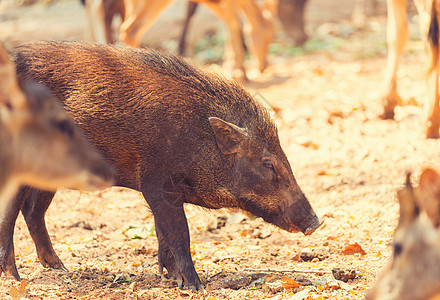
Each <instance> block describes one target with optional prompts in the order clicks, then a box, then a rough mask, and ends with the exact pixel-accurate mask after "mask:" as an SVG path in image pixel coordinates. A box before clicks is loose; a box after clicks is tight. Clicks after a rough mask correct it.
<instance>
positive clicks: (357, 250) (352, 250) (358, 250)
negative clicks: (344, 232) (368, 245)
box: [342, 243, 367, 255]
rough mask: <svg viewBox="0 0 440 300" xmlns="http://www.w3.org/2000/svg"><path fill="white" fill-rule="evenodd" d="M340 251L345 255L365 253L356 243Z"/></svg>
mask: <svg viewBox="0 0 440 300" xmlns="http://www.w3.org/2000/svg"><path fill="white" fill-rule="evenodd" d="M342 253H343V254H345V255H353V254H355V253H360V254H362V255H365V254H367V253H365V251H364V249H362V247H361V246H360V245H359V244H358V243H354V244H350V245H348V246H347V248H345V249H344V250H342Z"/></svg>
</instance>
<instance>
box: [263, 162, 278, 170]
mask: <svg viewBox="0 0 440 300" xmlns="http://www.w3.org/2000/svg"><path fill="white" fill-rule="evenodd" d="M263 166H265V167H266V168H269V169H273V170H274V169H275V168H274V166H273V163H272V162H271V161H270V160H265V161H263Z"/></svg>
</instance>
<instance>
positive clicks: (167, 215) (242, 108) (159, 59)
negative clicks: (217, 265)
mask: <svg viewBox="0 0 440 300" xmlns="http://www.w3.org/2000/svg"><path fill="white" fill-rule="evenodd" d="M14 58H15V63H16V65H17V71H18V75H19V77H20V78H21V79H25V78H29V77H32V78H35V79H36V80H38V81H39V82H42V83H44V84H46V85H48V86H49V87H50V88H51V89H52V90H53V92H54V93H55V94H56V96H57V97H59V98H60V99H61V100H62V101H63V103H64V105H65V108H66V110H67V111H68V113H69V114H70V116H71V117H72V118H73V119H75V120H76V122H77V123H78V125H79V126H80V127H81V128H82V129H83V131H84V132H85V134H86V136H87V137H88V139H89V140H90V142H91V143H92V144H94V145H95V146H96V147H97V148H98V149H99V150H100V151H101V153H102V155H103V156H104V157H105V158H106V159H108V160H109V161H111V162H112V163H113V165H114V166H115V167H116V170H117V173H116V176H115V178H116V185H119V186H124V187H127V188H131V189H135V190H138V191H141V192H142V193H143V196H144V197H145V200H146V201H147V202H148V204H149V206H150V208H151V210H152V212H153V215H154V219H155V225H156V234H157V238H158V241H159V253H158V258H159V270H160V272H162V270H163V267H165V268H166V269H167V271H168V274H169V275H170V276H172V277H175V278H176V279H177V282H178V285H179V287H182V286H185V287H188V288H192V289H199V288H201V287H202V284H201V282H200V279H199V277H198V275H197V273H196V271H195V268H194V265H193V262H192V259H191V253H190V237H189V232H188V224H187V221H186V217H185V213H184V210H183V203H192V204H195V205H199V206H202V207H206V208H213V209H217V208H225V207H229V208H239V209H243V210H246V211H249V212H251V213H253V214H255V215H257V216H260V217H262V218H263V219H264V220H266V221H268V222H270V223H273V224H275V225H277V226H279V227H281V228H283V229H285V230H288V231H290V232H297V231H302V232H303V233H304V234H310V233H312V232H313V231H314V230H315V229H316V228H318V227H319V226H320V225H321V223H322V222H321V221H320V220H319V219H318V218H317V216H316V215H315V212H314V211H313V209H312V207H311V206H310V204H309V202H308V200H307V198H306V197H305V196H304V194H303V193H302V191H301V189H300V187H299V186H298V184H297V183H296V181H295V178H294V176H293V173H292V170H291V168H290V165H289V162H288V160H287V158H286V156H285V154H284V152H283V150H282V149H281V146H280V142H279V139H278V133H277V129H276V127H275V125H274V123H273V122H272V121H271V119H270V117H269V114H268V113H267V111H266V110H265V109H264V108H263V107H261V106H260V105H259V104H258V103H257V102H256V101H255V100H254V99H253V98H252V97H251V96H250V95H249V94H248V93H247V92H246V91H245V90H244V89H243V88H242V87H241V86H239V85H238V84H236V83H234V82H230V81H227V80H225V79H223V78H222V77H220V76H218V75H214V74H209V73H206V72H204V71H202V70H200V69H198V68H195V67H193V66H191V65H190V64H188V63H187V62H185V61H184V60H182V59H180V58H177V57H175V56H173V55H171V54H167V53H160V52H157V51H154V50H146V49H136V48H128V47H116V46H104V45H90V44H80V43H73V42H70V43H69V42H59V43H55V42H36V43H30V44H26V45H23V46H21V47H18V48H17V49H16V52H15V55H14ZM21 196H22V197H21V201H23V202H24V203H25V204H24V207H25V209H26V211H25V212H24V213H23V214H24V216H25V218H26V220H27V224H28V226H29V227H35V226H43V228H44V213H45V210H46V208H47V207H48V205H49V204H50V202H51V199H52V196H53V194H50V193H42V192H38V191H29V190H26V191H23V192H22V193H21ZM29 216H33V217H29ZM35 216H37V217H35ZM34 220H40V221H41V222H42V224H35V223H34ZM32 237H33V239H34V241H35V242H36V245H37V251H38V254H39V257H40V259H43V260H44V261H46V262H48V265H49V266H52V267H53V266H55V267H59V266H62V263H61V261H60V260H59V259H58V257H57V256H56V254H55V252H54V251H53V249H52V246H51V244H50V240H49V237H48V235H47V232H46V231H45V230H44V233H43V234H41V233H36V234H33V235H32ZM1 247H2V248H0V251H2V250H4V249H5V245H1ZM50 262H54V264H51V263H50Z"/></svg>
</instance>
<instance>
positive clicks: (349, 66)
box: [0, 0, 440, 299]
mask: <svg viewBox="0 0 440 300" xmlns="http://www.w3.org/2000/svg"><path fill="white" fill-rule="evenodd" d="M327 2H328V1H323V0H322V1H319V0H310V6H309V10H308V20H309V22H310V23H309V24H310V25H309V28H308V30H309V31H310V32H311V33H312V40H311V41H309V42H308V43H307V44H306V45H305V47H304V48H302V49H299V48H292V47H290V46H289V45H288V44H287V42H285V41H283V40H282V39H278V40H277V42H276V43H274V45H272V47H271V55H270V62H271V66H270V67H269V69H268V70H267V71H265V72H264V73H263V74H260V75H258V76H254V77H253V78H254V79H253V80H252V82H250V83H249V84H248V85H247V88H248V89H249V90H250V91H251V92H252V93H253V94H254V95H255V97H256V98H257V99H259V100H261V101H262V102H263V103H266V104H267V103H270V105H271V106H273V107H276V108H277V111H279V113H278V114H277V115H276V120H277V122H278V124H279V132H280V138H281V141H282V144H283V147H284V150H285V152H286V154H287V156H288V158H289V160H290V162H291V164H292V168H293V171H294V173H295V176H296V178H297V180H298V183H299V184H300V186H301V187H302V189H303V191H304V192H305V193H306V195H307V196H308V198H309V199H310V202H311V203H312V206H313V207H314V209H315V211H316V212H317V214H318V215H319V216H322V217H324V218H325V224H324V226H322V228H320V229H319V230H318V231H317V232H315V233H314V234H312V235H311V236H303V235H301V234H290V233H287V232H284V231H281V230H279V229H278V228H275V227H274V226H272V225H269V224H267V223H265V222H263V221H262V220H261V219H259V218H254V217H249V216H246V215H243V214H230V213H229V212H227V211H207V210H203V209H199V208H197V207H194V206H190V205H188V206H187V207H186V211H187V216H188V222H189V226H190V232H191V238H192V248H191V249H192V254H193V259H194V263H195V266H196V269H197V271H198V273H199V275H200V277H201V279H202V281H203V282H204V284H205V286H206V288H205V289H204V290H202V291H199V292H191V291H179V290H178V289H177V288H176V283H175V282H174V281H173V280H167V279H162V278H161V277H160V276H159V274H158V268H157V240H156V237H155V236H154V233H153V234H152V235H151V236H150V235H149V234H147V235H148V236H147V237H145V238H143V239H131V238H130V236H132V234H133V230H131V231H130V230H128V229H129V228H130V227H133V226H134V227H136V228H137V229H139V228H144V229H145V230H146V231H147V232H148V233H149V230H150V231H151V228H152V226H153V224H154V220H153V216H152V214H151V213H150V212H149V210H148V208H147V204H146V203H145V201H144V200H143V198H142V196H141V195H140V193H138V192H134V191H129V190H124V189H120V188H112V189H108V190H105V191H101V192H96V193H80V192H78V191H68V190H62V191H59V192H58V193H57V196H56V199H55V200H54V201H53V204H52V205H51V207H50V208H49V210H48V212H47V216H46V223H47V227H48V231H49V233H50V235H51V238H52V241H53V244H54V248H55V250H56V251H57V253H58V255H59V256H60V258H61V260H62V261H63V262H64V264H65V266H66V267H67V268H68V270H69V271H68V272H64V271H57V270H48V269H44V268H43V267H42V266H41V265H40V264H39V262H38V259H37V256H36V252H35V248H34V246H33V242H32V240H31V238H30V236H29V234H28V232H27V228H26V225H25V223H24V221H23V218H22V217H21V216H20V217H19V219H18V221H17V226H16V229H15V235H14V241H15V253H16V262H17V266H18V268H19V269H18V270H19V272H20V274H21V276H22V278H23V280H24V281H25V282H26V283H27V285H26V287H24V288H23V293H22V296H23V297H24V298H29V299H267V298H269V299H306V298H307V297H309V298H307V299H361V298H363V295H364V294H365V291H366V290H367V289H368V288H369V287H370V286H371V284H372V283H373V282H374V281H375V278H376V276H377V274H378V273H379V272H380V270H381V269H382V268H383V267H384V265H385V263H386V261H387V259H388V257H389V256H390V247H389V244H390V241H391V239H392V234H393V230H394V227H395V226H396V224H397V218H398V204H397V202H396V199H395V194H396V190H397V189H398V188H399V187H400V186H401V185H402V184H403V182H404V178H405V173H406V172H407V171H408V170H410V171H413V172H414V178H415V179H416V178H417V177H418V175H419V174H420V170H421V168H422V167H424V166H427V165H430V166H433V167H437V168H439V167H440V162H439V154H438V148H439V143H440V142H439V141H438V140H426V139H425V138H424V132H423V130H424V129H423V116H424V115H423V108H422V106H423V102H424V99H426V89H425V82H424V72H425V64H424V63H425V61H424V52H423V46H422V44H421V42H420V41H419V40H418V39H417V35H418V33H417V31H416V30H412V37H414V38H413V39H411V41H410V43H409V45H408V47H407V51H406V53H405V55H404V57H403V62H402V67H401V68H400V70H399V80H400V85H399V91H400V93H401V95H402V97H403V98H404V99H405V100H406V101H407V102H409V103H412V105H407V106H404V107H400V108H398V110H397V114H396V121H383V120H380V119H379V118H378V115H379V114H380V113H381V104H380V100H379V95H380V87H381V84H382V77H383V76H382V75H383V70H384V66H385V65H386V45H385V17H384V15H383V14H381V15H379V16H376V17H372V18H370V19H369V20H368V22H367V23H366V25H365V27H363V28H362V29H359V28H356V27H354V26H353V25H352V24H351V23H350V22H349V21H348V19H347V18H349V17H350V12H351V10H350V9H352V7H353V5H352V4H353V2H352V1H345V2H346V3H347V6H344V9H340V10H338V9H339V8H340V6H338V7H333V6H330V5H327V6H323V5H324V3H327ZM330 2H331V1H330ZM350 5H351V6H350ZM350 7H351V8H350ZM65 8H69V9H70V10H69V11H68V12H64V14H63V13H62V12H63V11H65ZM324 8H325V11H323V9H324ZM54 11H56V12H58V13H54ZM336 12H337V13H336ZM332 13H333V15H332V16H333V18H330V17H329V14H330V15H331V14H332ZM30 16H32V18H30ZM323 16H327V17H326V18H324V17H323ZM42 20H44V22H43V21H42ZM63 21H66V22H67V25H64V26H60V24H61V22H63ZM46 22H47V23H46ZM37 25H38V26H37ZM411 26H412V27H411V28H413V29H414V28H417V26H416V24H415V23H414V24H411ZM86 31H87V30H86V23H85V21H84V16H83V12H82V10H81V7H80V6H79V5H77V3H76V2H75V1H70V0H60V1H59V3H58V4H56V5H54V6H52V7H50V8H44V7H42V6H34V7H32V8H14V9H12V8H10V9H7V10H3V12H2V13H1V15H0V39H3V40H4V41H6V42H8V43H9V44H10V45H15V44H18V43H21V42H24V41H26V40H30V39H76V38H77V39H84V38H85V36H86ZM298 54H301V55H298ZM127 230H128V231H127ZM354 243H358V244H359V245H360V246H361V247H362V249H363V250H364V251H365V254H364V255H362V254H359V253H356V254H353V255H345V254H343V253H342V251H343V250H344V249H345V248H346V247H347V246H348V245H349V244H354ZM301 251H302V252H305V251H309V252H310V251H312V252H319V253H320V255H318V257H316V258H315V259H312V260H311V261H304V260H302V259H299V258H298V257H299V254H300V253H301ZM335 267H341V268H346V269H350V270H355V271H356V272H357V276H356V278H354V279H350V280H348V282H347V283H346V284H345V285H344V284H341V283H337V284H336V285H335V284H332V283H331V281H334V278H333V276H332V274H329V271H331V270H332V269H333V268H335ZM249 269H262V270H263V271H259V272H257V271H255V270H249ZM270 270H272V271H270ZM273 270H299V271H301V270H303V271H314V273H294V272H286V273H279V272H275V271H273ZM283 275H284V276H287V277H290V278H295V280H296V281H298V282H301V283H302V285H301V286H300V287H299V288H296V289H288V288H287V289H286V288H285V287H288V286H287V285H286V284H284V287H283V284H282V281H281V280H280V279H281V276H283ZM299 275H301V276H303V277H302V278H301V277H298V276H299ZM307 279H308V280H309V281H311V282H310V283H311V285H307V284H308V283H307V282H306V281H307ZM329 282H330V283H329ZM18 285H19V283H17V282H16V281H14V280H12V279H10V278H5V277H4V276H3V277H2V278H1V280H0V297H2V299H3V298H5V299H10V298H11V296H10V295H11V287H12V286H15V287H17V288H18ZM301 290H303V292H302V293H303V294H301V292H300V291H301ZM304 291H305V292H304ZM305 294H307V295H305ZM302 295H303V296H302ZM15 298H17V297H15Z"/></svg>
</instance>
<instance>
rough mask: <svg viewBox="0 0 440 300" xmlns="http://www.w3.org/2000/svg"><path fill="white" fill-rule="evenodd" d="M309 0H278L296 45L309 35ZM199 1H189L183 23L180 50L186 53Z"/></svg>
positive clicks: (288, 30) (180, 52) (282, 21)
mask: <svg viewBox="0 0 440 300" xmlns="http://www.w3.org/2000/svg"><path fill="white" fill-rule="evenodd" d="M306 4H307V0H278V7H277V15H278V17H279V19H280V21H281V24H282V26H283V28H284V31H285V32H286V34H287V35H288V36H289V37H291V38H292V40H293V41H294V43H295V44H296V45H299V46H300V45H303V44H304V43H305V42H306V41H307V39H308V35H307V33H306V32H305V29H304V28H305V25H304V24H305V21H304V12H305V8H306ZM198 6H199V3H197V2H192V1H188V6H187V11H186V17H185V21H184V23H183V29H182V34H181V35H180V39H179V46H178V52H179V54H180V55H184V54H185V48H186V34H187V32H188V28H189V24H190V22H191V18H192V17H193V15H194V13H195V12H196V10H197V7H198Z"/></svg>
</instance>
